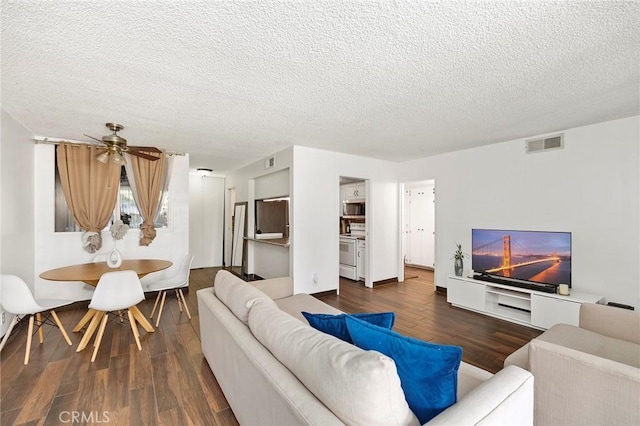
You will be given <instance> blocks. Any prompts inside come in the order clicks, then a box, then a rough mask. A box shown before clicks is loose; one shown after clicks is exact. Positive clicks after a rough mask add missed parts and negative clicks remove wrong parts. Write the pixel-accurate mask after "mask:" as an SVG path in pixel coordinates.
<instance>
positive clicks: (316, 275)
mask: <svg viewBox="0 0 640 426" xmlns="http://www.w3.org/2000/svg"><path fill="white" fill-rule="evenodd" d="M311 277H312V278H313V285H318V273H317V272H314V273H313V274H312V275H311Z"/></svg>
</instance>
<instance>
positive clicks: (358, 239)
mask: <svg viewBox="0 0 640 426" xmlns="http://www.w3.org/2000/svg"><path fill="white" fill-rule="evenodd" d="M339 194H340V200H339V205H340V207H339V221H338V223H336V226H337V227H339V241H338V243H339V247H340V249H339V265H338V270H339V280H340V281H341V280H342V279H343V278H344V279H348V280H350V281H352V282H354V283H358V282H360V281H362V282H364V285H365V286H366V287H373V284H372V283H373V280H372V278H371V275H370V274H369V269H370V268H369V265H370V262H369V261H368V259H369V257H370V256H369V250H367V245H368V244H369V242H370V240H369V236H370V235H369V232H368V228H367V216H368V214H369V208H368V204H367V203H368V202H369V183H368V180H367V179H363V178H357V177H347V176H340V178H339Z"/></svg>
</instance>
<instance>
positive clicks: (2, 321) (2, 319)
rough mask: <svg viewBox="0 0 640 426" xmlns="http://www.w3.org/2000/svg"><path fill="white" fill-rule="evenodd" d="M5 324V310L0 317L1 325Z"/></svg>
mask: <svg viewBox="0 0 640 426" xmlns="http://www.w3.org/2000/svg"><path fill="white" fill-rule="evenodd" d="M2 324H4V312H3V313H2V317H1V318H0V325H2Z"/></svg>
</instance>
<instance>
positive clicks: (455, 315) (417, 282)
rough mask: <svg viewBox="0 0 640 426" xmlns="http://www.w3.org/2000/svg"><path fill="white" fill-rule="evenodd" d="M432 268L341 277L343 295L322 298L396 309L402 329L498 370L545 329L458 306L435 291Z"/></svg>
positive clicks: (343, 305) (348, 308)
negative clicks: (371, 278) (385, 276)
mask: <svg viewBox="0 0 640 426" xmlns="http://www.w3.org/2000/svg"><path fill="white" fill-rule="evenodd" d="M433 275H434V274H433V271H429V270H425V269H419V268H409V267H407V268H406V269H405V277H406V278H407V279H405V281H404V282H403V283H389V284H378V285H376V286H375V288H373V289H370V288H366V287H365V286H364V283H363V282H361V281H359V282H357V283H356V282H354V281H351V280H347V279H343V278H341V279H340V294H339V295H338V296H336V295H329V296H322V297H320V299H321V300H322V301H324V302H325V303H327V304H329V305H331V306H334V307H335V308H337V309H340V310H341V311H344V312H349V313H355V312H384V311H393V312H395V313H396V322H395V325H394V327H393V329H394V330H395V331H397V332H398V333H401V334H404V335H406V336H411V337H415V338H417V339H420V340H425V341H429V342H433V343H440V344H447V345H458V346H461V347H462V357H463V360H464V361H465V362H467V363H469V364H473V365H476V366H478V367H480V368H482V369H484V370H488V371H491V372H492V373H496V372H498V371H499V370H501V369H502V365H503V363H504V359H505V358H506V357H507V356H508V355H509V354H511V353H512V352H514V351H515V350H516V349H518V348H520V347H521V346H523V345H524V344H526V343H527V342H529V341H530V340H531V339H533V338H534V337H537V336H538V335H540V333H541V332H540V331H538V330H534V329H532V328H529V327H523V326H520V325H517V324H513V323H510V322H507V321H503V320H500V319H497V318H492V317H488V316H485V315H481V314H477V313H475V312H471V311H467V310H465V309H460V308H454V307H452V306H451V305H450V304H449V303H447V297H446V295H445V294H444V293H441V292H436V291H434V288H435V287H434V282H433Z"/></svg>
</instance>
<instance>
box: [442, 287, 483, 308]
mask: <svg viewBox="0 0 640 426" xmlns="http://www.w3.org/2000/svg"><path fill="white" fill-rule="evenodd" d="M484 299H485V290H484V284H483V283H474V282H468V281H462V280H457V279H449V280H447V302H449V303H451V304H453V305H458V306H462V307H465V308H469V309H473V310H474V311H480V312H484Z"/></svg>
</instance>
